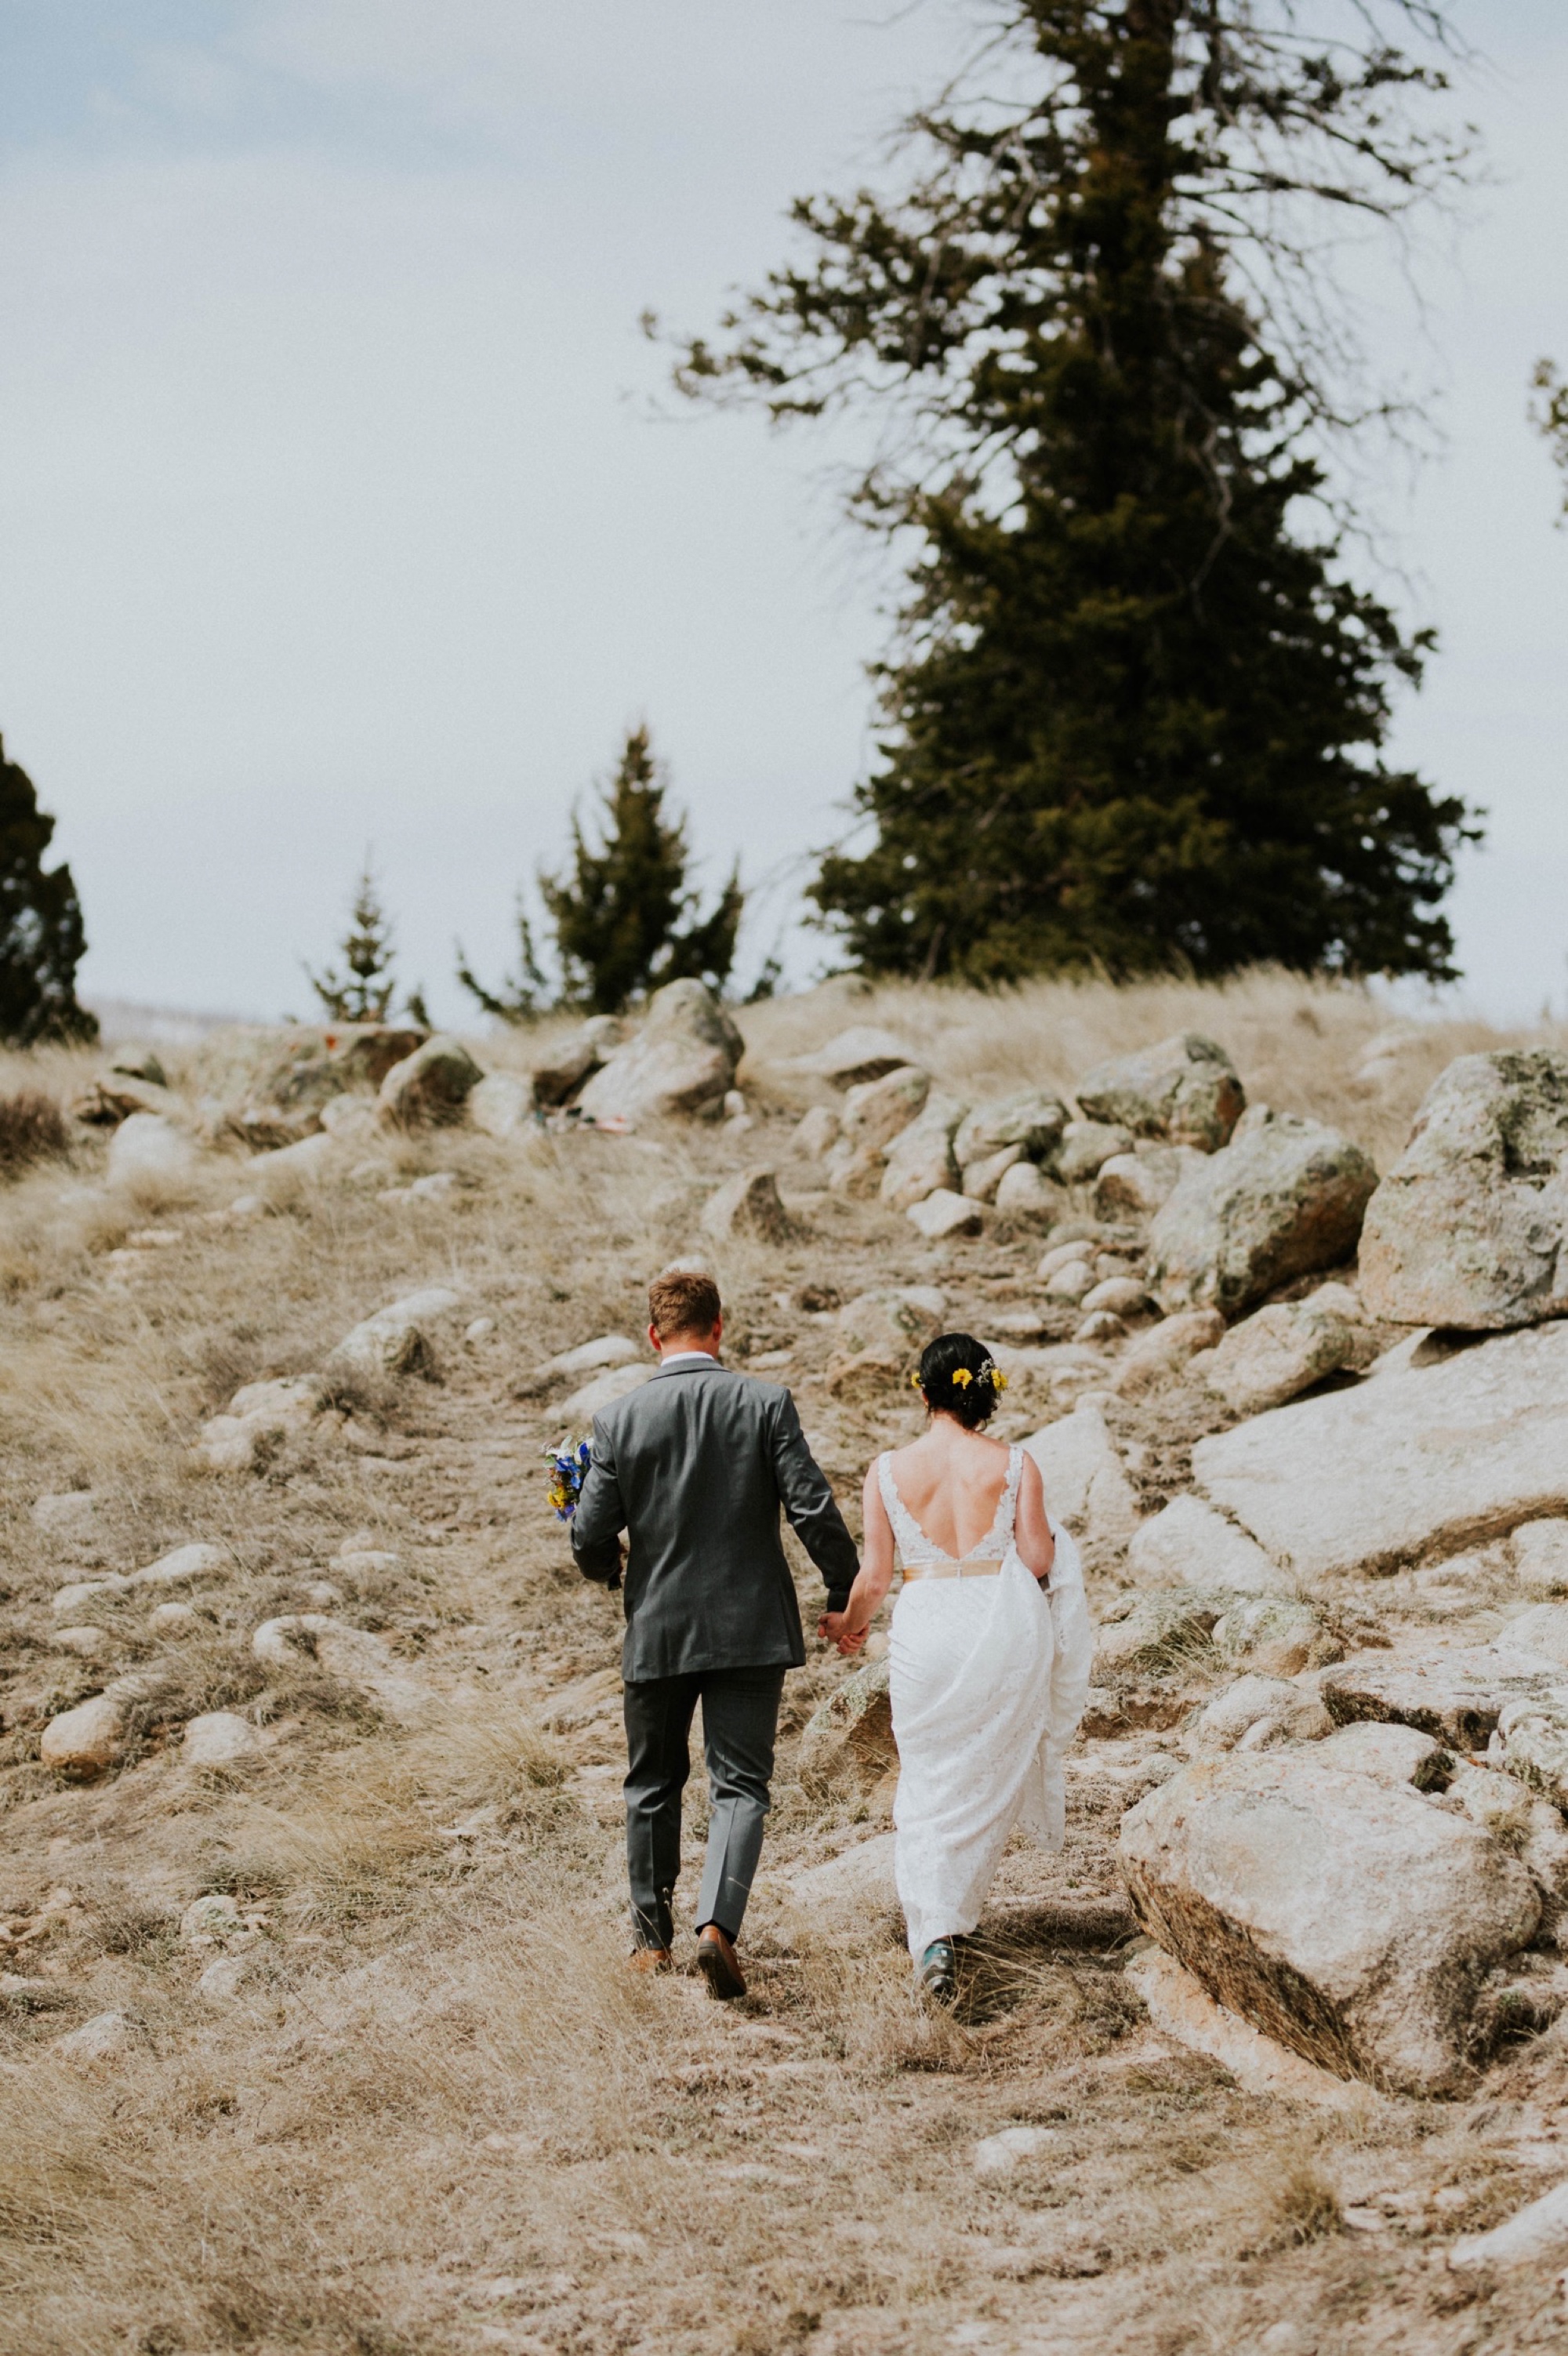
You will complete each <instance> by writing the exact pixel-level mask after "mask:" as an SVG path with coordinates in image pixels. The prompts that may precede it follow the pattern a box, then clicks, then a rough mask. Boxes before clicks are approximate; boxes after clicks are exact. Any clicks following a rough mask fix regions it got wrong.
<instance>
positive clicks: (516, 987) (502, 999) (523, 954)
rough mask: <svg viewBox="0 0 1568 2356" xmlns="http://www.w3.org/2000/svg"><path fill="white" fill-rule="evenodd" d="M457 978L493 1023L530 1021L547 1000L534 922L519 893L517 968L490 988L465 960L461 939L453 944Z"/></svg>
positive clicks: (547, 993) (547, 986) (465, 955)
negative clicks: (536, 946)
mask: <svg viewBox="0 0 1568 2356" xmlns="http://www.w3.org/2000/svg"><path fill="white" fill-rule="evenodd" d="M456 950H457V980H458V983H459V984H460V986H461V987H462V988H463V989H464V990H466V991H467V993H468V995H469V997H470V998H472V999H473V1000H475V1001H476V1002H477V1003H478V1005H479V1006H480V1007H482V1008H483V1010H484V1012H486V1013H487V1014H488V1015H489V1017H490V1019H491V1021H492V1022H496V1023H531V1022H532V1020H533V1017H534V1016H535V1015H536V1014H539V1013H542V1012H543V1011H544V1009H545V1008H546V1007H547V1006H548V1005H549V1003H550V984H549V982H548V981H547V980H545V977H544V973H543V970H542V968H541V966H540V962H539V955H538V952H537V950H536V949H535V948H534V944H533V926H532V924H531V923H530V921H529V916H528V910H527V908H526V906H525V905H523V898H522V894H521V892H520V893H519V894H518V896H517V972H516V973H515V974H504V975H503V976H502V978H501V980H500V982H499V985H498V987H497V988H496V989H494V990H489V989H487V988H486V986H485V984H484V983H483V982H482V981H481V980H479V978H478V975H477V974H476V973H475V971H474V969H473V967H472V966H471V965H470V964H469V962H468V957H467V950H466V949H465V948H464V947H463V944H462V942H461V941H458V942H457V944H456Z"/></svg>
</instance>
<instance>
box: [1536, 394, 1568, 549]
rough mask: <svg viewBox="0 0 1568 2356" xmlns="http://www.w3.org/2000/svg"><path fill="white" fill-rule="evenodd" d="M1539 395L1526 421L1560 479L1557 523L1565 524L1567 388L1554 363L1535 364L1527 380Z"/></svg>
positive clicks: (1567, 508)
mask: <svg viewBox="0 0 1568 2356" xmlns="http://www.w3.org/2000/svg"><path fill="white" fill-rule="evenodd" d="M1530 383H1531V386H1532V388H1533V390H1534V391H1536V392H1537V393H1538V394H1539V395H1540V399H1539V400H1538V401H1533V402H1531V403H1530V423H1531V424H1532V425H1533V426H1534V427H1535V429H1536V431H1537V433H1539V434H1541V437H1542V439H1543V440H1544V441H1545V443H1546V444H1547V447H1548V448H1549V449H1550V451H1551V453H1552V458H1553V460H1554V462H1555V464H1556V465H1557V466H1558V468H1559V470H1560V471H1561V473H1562V476H1563V511H1562V513H1561V515H1559V517H1558V519H1557V520H1558V522H1559V523H1560V524H1562V523H1568V384H1564V382H1563V378H1562V376H1561V375H1560V373H1559V372H1558V369H1557V368H1556V366H1555V365H1554V363H1553V362H1552V361H1551V360H1538V361H1537V362H1536V366H1535V374H1534V375H1533V377H1532V378H1531V379H1530Z"/></svg>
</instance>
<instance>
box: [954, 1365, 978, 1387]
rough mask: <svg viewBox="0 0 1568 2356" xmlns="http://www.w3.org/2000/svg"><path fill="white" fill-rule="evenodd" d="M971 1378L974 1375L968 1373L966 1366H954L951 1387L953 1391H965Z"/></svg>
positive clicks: (972, 1378) (971, 1380)
mask: <svg viewBox="0 0 1568 2356" xmlns="http://www.w3.org/2000/svg"><path fill="white" fill-rule="evenodd" d="M973 1380H974V1376H972V1374H971V1373H970V1371H969V1368H968V1367H967V1366H955V1367H954V1368H953V1370H952V1387H953V1388H954V1390H955V1391H966V1390H967V1389H968V1388H969V1387H970V1385H971V1383H972V1382H973Z"/></svg>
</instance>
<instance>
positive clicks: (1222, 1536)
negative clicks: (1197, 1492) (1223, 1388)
mask: <svg viewBox="0 0 1568 2356" xmlns="http://www.w3.org/2000/svg"><path fill="white" fill-rule="evenodd" d="M1080 1412H1081V1410H1080ZM1127 1569H1128V1570H1129V1572H1130V1573H1131V1575H1132V1576H1133V1578H1134V1579H1135V1580H1137V1581H1138V1583H1139V1585H1140V1586H1141V1587H1230V1588H1234V1589H1235V1590H1236V1591H1237V1592H1238V1593H1239V1594H1243V1595H1262V1594H1266V1593H1269V1592H1271V1591H1284V1592H1288V1591H1289V1587H1290V1582H1289V1580H1287V1579H1286V1577H1285V1575H1284V1574H1283V1572H1282V1571H1281V1570H1280V1569H1278V1568H1277V1567H1276V1565H1275V1564H1274V1563H1273V1562H1272V1561H1271V1560H1270V1558H1269V1557H1268V1556H1267V1555H1266V1554H1265V1553H1264V1552H1263V1549H1262V1547H1261V1546H1260V1545H1259V1544H1258V1542H1257V1540H1256V1539H1255V1538H1251V1537H1248V1535H1247V1533H1246V1531H1245V1530H1239V1529H1238V1528H1237V1527H1236V1526H1235V1524H1234V1523H1233V1522H1228V1521H1227V1520H1226V1518H1225V1516H1224V1515H1223V1514H1217V1513H1216V1512H1215V1510H1214V1508H1213V1506H1212V1505H1205V1504H1204V1502H1203V1500H1202V1498H1201V1497H1193V1496H1183V1497H1173V1498H1172V1499H1171V1502H1170V1504H1169V1505H1165V1506H1162V1507H1161V1509H1160V1511H1159V1512H1158V1513H1157V1514H1153V1515H1150V1517H1149V1519H1148V1520H1147V1521H1146V1522H1144V1524H1143V1526H1142V1527H1141V1528H1140V1529H1139V1530H1138V1531H1137V1533H1136V1535H1135V1536H1134V1537H1133V1543H1132V1545H1131V1546H1130V1547H1128V1549H1127Z"/></svg>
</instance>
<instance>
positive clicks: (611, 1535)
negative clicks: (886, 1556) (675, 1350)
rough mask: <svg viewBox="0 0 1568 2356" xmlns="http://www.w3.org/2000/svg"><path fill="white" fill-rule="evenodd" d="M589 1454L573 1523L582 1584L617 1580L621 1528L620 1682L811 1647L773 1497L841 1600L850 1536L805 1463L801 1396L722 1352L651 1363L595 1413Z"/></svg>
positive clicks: (768, 1659) (778, 1658)
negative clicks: (626, 1547) (627, 1544)
mask: <svg viewBox="0 0 1568 2356" xmlns="http://www.w3.org/2000/svg"><path fill="white" fill-rule="evenodd" d="M593 1458H594V1461H593V1464H592V1466H591V1468H590V1470H589V1472H588V1475H587V1478H586V1479H585V1482H584V1483H583V1491H582V1494H581V1496H580V1497H579V1498H578V1501H577V1511H576V1513H575V1515H574V1517H573V1522H572V1550H573V1552H574V1554H575V1556H576V1558H577V1567H578V1569H580V1570H581V1571H582V1572H583V1574H584V1576H585V1578H588V1579H599V1580H605V1581H606V1582H607V1583H609V1584H613V1583H614V1580H615V1576H616V1569H617V1563H618V1547H617V1543H616V1541H617V1537H618V1534H619V1532H620V1531H622V1530H626V1531H628V1532H629V1534H630V1538H631V1551H630V1558H629V1560H628V1566H627V1573H626V1618H627V1631H626V1644H625V1646H624V1649H623V1652H622V1656H621V1673H622V1675H623V1676H625V1678H626V1679H627V1681H628V1684H634V1683H636V1682H638V1681H639V1680H641V1679H644V1678H649V1677H670V1676H683V1675H685V1674H687V1673H689V1672H690V1671H692V1670H694V1669H744V1668H765V1667H770V1666H772V1665H775V1664H789V1665H791V1666H793V1667H795V1668H799V1667H800V1665H801V1663H802V1662H803V1661H804V1660H805V1657H806V1647H805V1644H804V1642H803V1640H802V1637H801V1633H800V1606H799V1604H798V1603H797V1602H796V1601H795V1586H794V1581H793V1580H791V1578H790V1576H789V1564H788V1563H787V1562H786V1560H785V1558H784V1547H783V1545H782V1542H781V1541H780V1538H779V1506H780V1505H782V1506H783V1508H784V1511H785V1512H786V1513H787V1514H788V1515H789V1520H790V1523H791V1525H792V1526H793V1527H794V1529H795V1530H796V1532H797V1533H798V1534H799V1537H800V1542H801V1544H802V1545H803V1546H804V1547H805V1549H806V1551H807V1553H808V1554H809V1555H810V1556H811V1560H812V1561H813V1562H814V1563H815V1564H816V1566H817V1569H819V1570H820V1571H821V1572H822V1577H823V1579H824V1580H825V1581H826V1582H827V1587H828V1603H829V1606H830V1608H831V1609H832V1610H835V1611H842V1610H843V1604H844V1601H845V1600H846V1598H847V1596H848V1593H849V1590H850V1587H851V1585H852V1584H853V1582H854V1575H855V1571H856V1569H857V1568H858V1563H857V1558H856V1555H855V1548H854V1539H853V1538H852V1537H851V1536H850V1534H849V1531H848V1529H847V1527H846V1526H845V1524H844V1518H843V1515H842V1514H841V1513H840V1512H839V1509H838V1507H837V1505H835V1504H834V1502H833V1494H832V1490H831V1489H830V1488H829V1486H828V1482H827V1476H826V1474H825V1473H824V1472H822V1469H821V1467H820V1466H819V1465H818V1464H817V1463H816V1462H815V1461H814V1460H813V1458H812V1455H811V1450H810V1449H809V1448H808V1447H807V1445H806V1441H805V1435H804V1434H803V1433H802V1431H801V1430H800V1416H799V1415H798V1414H797V1412H796V1408H795V1402H794V1400H793V1399H792V1398H790V1396H789V1392H788V1391H787V1390H783V1389H781V1388H780V1387H779V1385H778V1384H776V1383H761V1382H757V1380H756V1379H755V1377H753V1376H750V1375H739V1374H735V1373H733V1372H732V1371H731V1370H730V1368H729V1367H727V1366H721V1365H719V1364H718V1363H717V1361H716V1360H714V1359H708V1360H706V1361H703V1360H698V1359H688V1360H687V1362H686V1363H685V1364H684V1365H678V1366H669V1367H661V1368H660V1371H659V1373H658V1374H656V1375H655V1376H653V1378H652V1380H651V1381H650V1382H647V1383H644V1384H643V1386H642V1387H641V1389H640V1390H635V1391H631V1392H629V1393H628V1396H627V1397H626V1398H622V1399H617V1401H616V1402H615V1404H614V1406H613V1407H608V1408H606V1409H605V1410H604V1413H603V1414H602V1415H596V1417H595V1418H594V1437H593Z"/></svg>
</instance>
